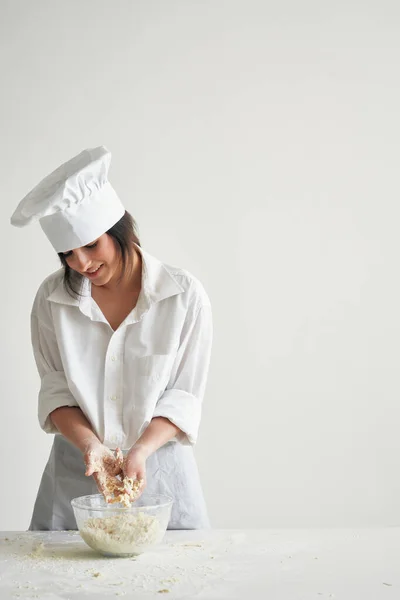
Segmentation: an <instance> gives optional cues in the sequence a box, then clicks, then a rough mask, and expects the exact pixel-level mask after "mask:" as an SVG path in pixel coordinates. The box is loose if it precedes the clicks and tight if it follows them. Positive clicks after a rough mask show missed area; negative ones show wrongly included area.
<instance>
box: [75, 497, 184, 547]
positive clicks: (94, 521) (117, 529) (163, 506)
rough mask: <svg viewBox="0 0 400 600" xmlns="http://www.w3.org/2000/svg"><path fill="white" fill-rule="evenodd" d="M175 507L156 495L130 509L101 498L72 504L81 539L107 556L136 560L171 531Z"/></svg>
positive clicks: (164, 498) (82, 500) (167, 500)
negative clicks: (172, 512) (171, 519)
mask: <svg viewBox="0 0 400 600" xmlns="http://www.w3.org/2000/svg"><path fill="white" fill-rule="evenodd" d="M139 500H142V499H139ZM142 501H143V500H142ZM172 504H173V499H172V498H171V497H170V496H165V495H156V494H154V495H150V494H149V495H146V503H145V504H143V505H138V504H137V503H135V504H132V505H131V506H130V507H128V508H126V507H125V506H123V505H121V504H108V503H107V502H106V501H105V500H104V498H103V496H102V495H101V494H92V495H90V496H80V497H79V498H74V499H73V500H71V505H72V508H73V510H74V514H75V519H76V523H77V525H78V529H79V533H80V535H81V537H82V539H83V540H84V541H85V542H86V544H87V545H88V546H90V547H91V548H93V550H96V552H100V553H101V554H103V555H105V556H135V555H138V554H142V553H143V552H146V551H147V550H149V549H150V548H153V546H155V545H156V544H159V543H160V542H161V541H162V539H163V537H164V535H165V532H166V530H167V527H168V523H169V520H170V517H171V509H172Z"/></svg>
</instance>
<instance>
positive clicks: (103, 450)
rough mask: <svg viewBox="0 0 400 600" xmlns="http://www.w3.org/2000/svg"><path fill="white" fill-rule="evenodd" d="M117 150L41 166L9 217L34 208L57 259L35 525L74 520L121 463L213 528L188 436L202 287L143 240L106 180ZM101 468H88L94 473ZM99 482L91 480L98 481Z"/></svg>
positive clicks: (201, 351) (203, 344)
mask: <svg viewBox="0 0 400 600" xmlns="http://www.w3.org/2000/svg"><path fill="white" fill-rule="evenodd" d="M110 160H111V155H110V153H109V152H108V150H107V149H106V148H104V147H99V148H94V149H89V150H85V151H83V152H82V153H81V154H79V155H78V156H76V157H74V158H73V159H71V160H70V161H68V162H67V163H65V164H63V165H61V167H59V168H58V169H57V170H56V171H54V172H53V173H51V174H50V175H49V176H48V177H46V178H45V179H44V180H43V181H41V183H39V185H38V186H36V187H35V188H34V189H33V190H32V191H31V192H30V193H29V194H28V195H27V196H26V197H25V198H24V199H23V200H22V201H21V202H20V204H19V206H18V207H17V209H16V211H15V212H14V215H13V217H12V219H11V222H12V224H13V225H16V226H24V225H27V224H28V223H30V222H32V221H34V220H39V222H40V224H41V226H42V229H43V230H44V232H45V233H46V235H47V237H48V238H49V240H50V242H51V243H52V245H53V247H54V249H55V250H56V251H57V253H58V255H59V257H60V259H61V263H62V265H63V268H62V269H61V270H60V271H57V272H56V273H53V274H52V275H50V276H49V277H48V278H47V279H46V280H45V281H44V282H43V283H42V284H41V286H40V287H39V290H38V292H37V295H36V298H35V301H34V305H33V309H32V321H31V323H32V345H33V350H34V355H35V359H36V364H37V367H38V371H39V374H40V377H41V389H40V392H39V422H40V425H41V427H42V428H43V429H44V431H46V432H47V433H54V434H56V435H55V437H54V443H53V447H52V450H51V453H50V457H49V461H48V463H47V466H46V468H45V470H44V473H43V477H42V480H41V484H40V488H39V492H38V496H37V499H36V503H35V507H34V511H33V516H32V521H31V524H30V529H31V530H65V529H76V528H77V526H76V521H75V518H74V515H73V512H72V508H71V505H70V501H71V499H72V498H74V497H76V496H81V495H86V494H93V493H96V492H97V487H98V488H99V489H100V491H102V492H104V488H103V487H102V484H101V482H102V477H101V476H102V475H104V472H105V471H106V470H108V471H111V472H113V473H114V474H115V473H118V471H119V470H120V469H119V467H118V465H117V463H116V458H115V454H114V450H116V449H117V448H121V449H122V451H123V454H124V455H125V458H124V466H123V475H125V476H126V477H131V478H133V479H138V480H140V479H142V480H143V486H142V487H141V491H142V495H141V496H140V498H139V500H138V501H137V503H138V504H139V505H140V504H142V505H143V504H146V503H148V501H147V500H146V498H148V496H149V495H150V494H155V493H157V494H168V495H170V496H172V498H173V499H174V504H173V509H172V515H171V521H170V523H169V528H170V529H199V528H206V527H208V526H209V523H208V517H207V511H206V507H205V503H204V498H203V494H202V490H201V485H200V481H199V475H198V470H197V467H196V463H195V459H194V455H193V445H194V444H195V442H196V439H197V433H198V428H199V423H200V416H201V403H202V398H203V395H204V389H205V385H206V378H207V372H208V366H209V359H210V351H211V341H212V321H211V307H210V302H209V299H208V296H207V294H206V292H205V291H204V288H203V286H202V285H201V283H200V282H199V281H198V280H197V279H196V278H195V277H193V276H192V275H190V274H189V273H188V272H187V271H184V270H183V269H179V268H175V267H172V266H170V265H167V264H164V263H162V262H160V261H159V260H157V259H156V258H154V257H152V256H151V255H150V254H148V253H147V252H145V251H144V250H143V249H142V248H141V245H140V241H139V239H138V237H137V235H136V233H135V223H134V221H133V219H132V217H131V216H130V215H129V214H128V213H127V212H126V211H125V209H124V207H123V206H122V204H121V201H120V200H119V198H118V196H117V195H116V193H115V191H114V190H113V188H112V187H111V185H110V183H109V181H108V169H109V164H110ZM91 475H93V476H94V477H93V478H92V477H90V476H91ZM96 481H97V486H96Z"/></svg>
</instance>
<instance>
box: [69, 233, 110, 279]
mask: <svg viewBox="0 0 400 600" xmlns="http://www.w3.org/2000/svg"><path fill="white" fill-rule="evenodd" d="M63 254H64V258H65V260H66V261H67V264H68V266H69V267H70V269H73V270H74V271H76V272H77V273H79V274H80V275H83V276H84V277H87V278H88V279H90V281H91V282H92V284H93V285H97V286H101V285H105V284H107V283H109V282H110V281H111V280H114V279H117V278H118V276H119V273H120V269H121V260H120V254H119V252H118V251H117V249H116V247H115V245H114V241H113V239H112V238H111V237H110V236H109V235H107V233H104V234H103V235H102V236H101V237H99V238H98V239H97V240H95V241H94V242H91V243H90V244H88V245H87V246H82V247H81V248H75V249H74V250H71V251H70V252H64V253H63Z"/></svg>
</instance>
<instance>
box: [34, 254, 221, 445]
mask: <svg viewBox="0 0 400 600" xmlns="http://www.w3.org/2000/svg"><path fill="white" fill-rule="evenodd" d="M135 247H136V249H137V250H138V251H139V252H140V253H141V255H142V287H141V291H140V295H139V298H138V301H137V304H136V306H135V308H134V309H133V310H132V311H131V312H130V314H129V315H128V316H127V317H126V319H125V320H124V321H123V323H121V325H120V326H119V327H118V329H117V330H116V331H113V329H112V328H111V326H110V325H109V323H108V322H107V320H106V319H105V317H104V315H103V313H102V312H101V310H100V308H99V307H98V305H97V304H96V303H95V301H94V300H93V298H92V297H91V282H90V281H89V280H88V279H87V278H82V289H81V293H82V294H83V296H82V297H80V298H78V299H74V298H72V297H71V296H70V295H69V294H68V292H67V291H66V290H65V289H64V285H63V273H64V270H63V269H60V270H59V271H57V272H56V273H53V274H52V275H50V276H49V277H48V278H47V279H45V281H44V282H43V283H42V285H41V286H40V288H39V290H38V292H37V295H36V298H35V301H34V304H33V308H32V317H31V331H32V345H33V350H34V355H35V360H36V364H37V367H38V371H39V374H40V377H41V389H40V392H39V422H40V425H41V427H42V428H43V429H44V431H46V432H48V433H57V428H56V427H54V425H53V423H52V421H51V418H49V414H50V413H51V412H52V411H53V410H55V409H56V408H59V407H60V406H79V407H80V408H81V410H82V411H83V413H84V414H85V416H86V417H87V419H88V420H89V422H90V423H91V425H92V427H93V430H94V432H95V433H96V435H97V436H98V437H99V439H100V440H101V441H102V442H103V443H104V444H105V445H106V446H108V447H109V448H116V447H120V448H121V449H128V448H130V447H131V446H132V445H133V444H134V443H135V442H136V441H137V440H138V438H139V437H140V435H141V434H142V433H143V431H144V430H145V429H146V427H147V426H148V425H149V423H150V421H151V419H152V418H154V417H166V418H167V419H169V420H170V421H171V422H172V423H174V424H175V425H177V427H179V429H181V431H182V432H183V433H182V434H179V435H178V436H177V437H176V438H175V440H174V441H180V442H182V443H184V444H194V443H195V442H196V439H197V434H198V428H199V424H200V417H201V404H202V400H203V395H204V390H205V386H206V379H207V374H208V367H209V360H210V352H211V344H212V316H211V305H210V301H209V298H208V296H207V294H206V292H205V290H204V288H203V286H202V284H201V283H200V282H199V281H198V280H197V279H196V278H195V277H193V275H191V274H190V273H188V272H187V271H185V270H183V269H179V268H175V267H172V266H169V265H167V264H164V263H162V262H160V261H159V260H157V259H156V258H154V257H152V256H150V255H149V254H148V253H147V252H145V251H144V250H143V249H142V248H140V247H139V246H137V245H136V244H135Z"/></svg>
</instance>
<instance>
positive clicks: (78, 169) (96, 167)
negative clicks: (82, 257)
mask: <svg viewBox="0 0 400 600" xmlns="http://www.w3.org/2000/svg"><path fill="white" fill-rule="evenodd" d="M110 162H111V153H110V152H109V150H107V148H105V147H104V146H99V147H98V148H88V149H87V150H84V151H83V152H81V153H80V154H78V155H77V156H75V157H74V158H71V159H70V160H69V161H68V162H66V163H64V164H63V165H61V166H60V167H58V169H56V170H55V171H53V173H50V175H48V176H47V177H45V178H44V179H43V180H42V181H41V182H40V183H39V184H38V185H37V186H36V187H35V188H33V190H31V191H30V192H29V194H28V195H27V196H25V198H23V200H21V202H20V203H19V205H18V207H17V209H16V210H15V212H14V214H13V215H12V217H11V224H12V225H15V226H16V227H24V226H25V225H29V223H32V221H39V222H40V225H41V227H42V229H43V231H44V232H45V234H46V235H47V237H48V238H49V240H50V242H51V244H52V245H53V247H54V249H55V250H56V252H67V251H69V250H73V249H74V248H80V247H81V246H85V245H86V244H89V243H90V242H93V241H94V240H95V239H96V238H98V237H100V236H101V235H103V233H105V232H106V231H108V230H109V229H110V228H111V227H112V226H113V225H115V223H117V221H119V220H120V219H121V218H122V217H123V215H124V213H125V208H124V207H123V205H122V203H121V201H120V199H119V198H118V196H117V194H116V192H115V190H114V189H113V188H112V186H111V184H110V183H109V181H108V169H109V167H110Z"/></svg>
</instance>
